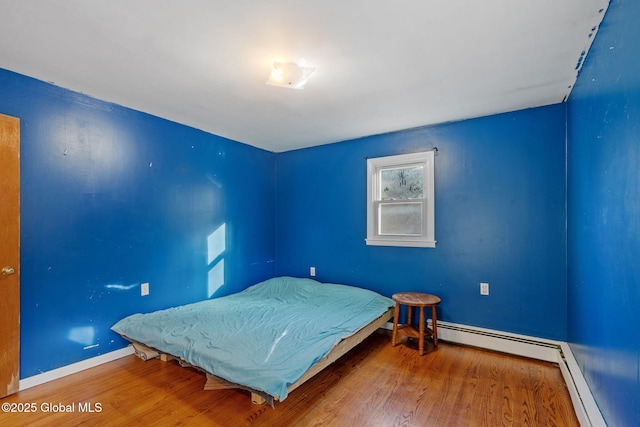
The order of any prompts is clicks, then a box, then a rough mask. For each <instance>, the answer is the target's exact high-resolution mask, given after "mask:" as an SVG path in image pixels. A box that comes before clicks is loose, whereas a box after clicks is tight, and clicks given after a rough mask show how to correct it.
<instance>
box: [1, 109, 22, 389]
mask: <svg viewBox="0 0 640 427" xmlns="http://www.w3.org/2000/svg"><path fill="white" fill-rule="evenodd" d="M19 380H20V120H19V119H17V118H15V117H9V116H5V115H2V114H0V397H4V396H7V395H9V394H12V393H15V392H17V391H18V385H19Z"/></svg>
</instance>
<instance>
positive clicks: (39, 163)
mask: <svg viewBox="0 0 640 427" xmlns="http://www.w3.org/2000/svg"><path fill="white" fill-rule="evenodd" d="M0 93H1V96H0V112H2V113H4V114H9V115H13V116H16V117H19V118H20V119H21V165H22V176H21V198H22V206H21V208H22V209H21V298H22V301H21V320H22V329H21V337H22V342H21V345H22V351H21V353H22V356H21V358H22V360H21V376H22V377H23V378H24V377H29V376H31V375H34V374H38V373H40V372H43V371H47V370H50V369H53V368H57V367H60V366H64V365H67V364H70V363H73V362H77V361H80V360H83V359H86V358H89V357H92V356H96V355H99V354H103V353H106V352H109V351H113V350H115V349H118V348H121V347H123V346H124V345H125V342H124V341H123V340H121V339H120V338H119V337H118V336H117V335H116V334H114V333H112V332H111V331H110V330H109V328H110V326H111V325H112V324H113V323H115V322H116V321H117V320H119V319H120V318H121V317H123V316H124V315H127V314H131V313H133V312H141V311H150V310H155V309H160V308H165V307H169V306H175V305H179V304H184V303H189V302H193V301H197V300H202V299H205V298H207V297H208V296H210V295H223V294H228V293H231V292H234V291H238V290H241V289H243V288H244V287H246V286H247V285H250V284H252V283H255V282H257V281H259V280H262V279H265V278H268V277H272V276H273V270H274V261H273V260H274V226H273V224H274V211H273V197H274V164H275V154H273V153H269V152H266V151H263V150H259V149H256V148H253V147H249V146H247V145H244V144H240V143H237V142H233V141H229V140H226V139H224V138H220V137H217V136H215V135H211V134H208V133H205V132H202V131H198V130H195V129H192V128H189V127H186V126H183V125H179V124H176V123H172V122H169V121H165V120H162V119H159V118H156V117H153V116H149V115H146V114H143V113H139V112H136V111H132V110H129V109H126V108H123V107H120V106H117V105H113V104H109V103H105V102H102V101H98V100H95V99H92V98H89V97H87V96H84V95H81V94H78V93H74V92H71V91H68V90H64V89H61V88H59V87H55V86H52V85H50V84H47V83H43V82H40V81H37V80H34V79H30V78H27V77H24V76H20V75H18V74H15V73H12V72H8V71H5V70H0ZM142 282H149V283H150V289H151V293H150V295H149V296H147V297H141V296H140V284H141V283H142Z"/></svg>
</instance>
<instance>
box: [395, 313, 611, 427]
mask: <svg viewBox="0 0 640 427" xmlns="http://www.w3.org/2000/svg"><path fill="white" fill-rule="evenodd" d="M427 325H428V326H429V327H432V325H431V319H429V320H428V322H427ZM385 328H387V329H393V323H390V322H389V323H387V324H386V325H385ZM438 340H441V341H448V342H451V343H455V344H461V345H468V346H472V347H478V348H482V349H485V350H492V351H497V352H501V353H507V354H512V355H515V356H522V357H528V358H531V359H536V360H542V361H546V362H551V363H556V364H558V366H559V367H560V372H561V373H562V377H563V379H564V381H565V383H566V385H567V389H568V390H569V394H570V395H571V401H572V403H573V407H574V409H575V411H576V415H577V417H578V420H579V421H580V425H581V426H585V427H586V426H593V427H601V426H603V427H606V423H605V422H604V419H603V418H602V414H601V413H600V409H599V408H598V406H597V405H596V403H595V400H594V399H593V396H592V394H591V391H590V390H589V386H588V385H587V383H586V381H585V380H584V376H583V375H582V371H581V370H580V367H579V366H578V363H577V362H576V360H575V358H574V356H573V352H572V351H571V348H570V347H569V345H568V344H567V343H566V342H563V341H553V340H547V339H543V338H536V337H530V336H526V335H519V334H512V333H509V332H502V331H496V330H492V329H485V328H478V327H474V326H467V325H460V324H455V323H449V322H443V321H438Z"/></svg>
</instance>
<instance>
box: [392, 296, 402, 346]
mask: <svg viewBox="0 0 640 427" xmlns="http://www.w3.org/2000/svg"><path fill="white" fill-rule="evenodd" d="M399 317H400V304H399V303H397V302H396V307H395V308H394V309H393V332H392V333H391V346H392V347H393V346H395V345H396V337H397V336H398V318H399Z"/></svg>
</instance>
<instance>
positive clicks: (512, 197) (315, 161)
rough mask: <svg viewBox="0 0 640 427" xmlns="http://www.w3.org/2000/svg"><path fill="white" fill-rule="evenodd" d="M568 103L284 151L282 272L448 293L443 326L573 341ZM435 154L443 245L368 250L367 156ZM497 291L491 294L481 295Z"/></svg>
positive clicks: (280, 174)
mask: <svg viewBox="0 0 640 427" xmlns="http://www.w3.org/2000/svg"><path fill="white" fill-rule="evenodd" d="M565 115H566V111H565V106H564V105H555V106H550V107H545V108H538V109H531V110H525V111H520V112H515V113H510V114H503V115H497V116H491V117H485V118H480V119H474V120H467V121H463V122H457V123H451V124H444V125H439V126H432V127H425V128H419V129H413V130H407V131H403V132H396V133H391V134H385V135H378V136H372V137H368V138H363V139H359V140H354V141H348V142H342V143H338V144H331V145H326V146H321V147H314V148H308V149H303V150H296V151H290V152H286V153H281V154H279V155H278V157H277V159H276V163H277V206H276V235H277V236H278V239H277V242H276V271H277V273H278V274H288V275H296V276H308V274H309V267H310V266H315V267H316V269H317V277H318V278H319V279H320V280H323V281H337V282H347V283H351V284H356V285H360V286H364V287H369V288H371V289H374V290H376V291H379V292H381V293H383V294H386V295H391V294H393V293H395V292H399V291H412V290H413V291H424V292H429V293H434V294H437V295H439V296H440V297H442V300H443V301H442V304H441V305H440V307H439V310H440V316H441V318H442V319H444V320H447V321H451V322H456V323H463V324H467V325H476V326H481V327H487V328H493V329H498V330H503V331H511V332H516V333H523V334H528V335H533V336H539V337H547V338H553V339H561V340H564V339H565V338H566V228H565V196H566V194H565ZM433 146H437V147H438V152H437V154H436V161H435V167H436V177H435V183H436V185H435V191H436V240H437V247H436V248H435V249H426V248H394V247H374V246H366V244H365V241H364V239H365V237H366V160H365V157H366V156H369V157H380V156H386V155H393V154H403V153H409V152H416V151H423V150H428V149H431V148H432V147H433ZM484 281H486V282H489V283H490V296H488V297H483V296H480V293H479V283H480V282H484Z"/></svg>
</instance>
